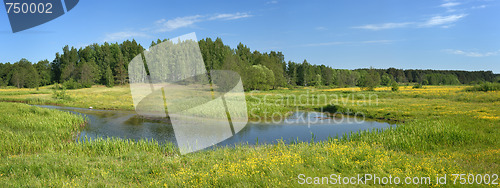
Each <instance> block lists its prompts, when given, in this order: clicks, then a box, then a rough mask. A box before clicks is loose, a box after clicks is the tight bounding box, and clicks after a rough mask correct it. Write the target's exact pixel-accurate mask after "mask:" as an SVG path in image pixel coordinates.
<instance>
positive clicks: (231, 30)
mask: <svg viewBox="0 0 500 188" xmlns="http://www.w3.org/2000/svg"><path fill="white" fill-rule="evenodd" d="M2 7H3V6H2ZM499 18H500V3H499V2H498V1H495V0H441V1H438V0H432V1H420V0H414V1H403V0H378V1H373V0H364V1H361V0H338V1H313V0H311V1H285V0H264V1H246V2H243V1H165V0H158V1H152V0H151V1H96V0H82V1H80V2H79V4H78V5H77V6H76V7H75V8H74V9H73V10H71V11H69V12H67V13H66V14H65V15H63V16H61V17H59V18H57V19H55V20H52V21H50V22H48V23H46V24H43V25H40V26H37V27H35V28H31V29H28V30H25V31H21V32H18V33H12V31H11V28H10V25H9V20H8V17H7V14H6V12H5V8H0V41H1V43H0V62H4V63H5V62H15V61H18V60H19V59H21V58H23V57H24V58H27V59H28V60H30V61H32V62H36V61H38V60H43V59H49V60H52V59H53V58H54V54H55V53H56V52H60V51H62V47H63V46H64V45H70V46H75V47H84V46H86V45H88V44H92V43H103V42H104V41H108V42H121V41H123V40H126V39H132V38H135V39H136V40H137V41H138V42H140V43H141V44H142V45H143V46H145V47H149V44H150V43H151V41H152V40H156V39H157V38H162V39H163V38H174V37H176V36H180V35H183V34H187V33H191V32H195V33H196V35H197V37H198V39H202V38H206V37H211V38H216V37H221V38H222V39H223V41H224V43H225V44H228V45H230V46H231V47H233V48H234V47H236V45H237V44H238V43H239V42H242V43H243V44H245V45H247V46H248V47H250V48H251V49H252V50H259V51H271V50H274V51H282V52H283V53H284V54H285V58H286V60H287V61H288V60H291V61H295V62H302V61H303V60H304V59H307V61H308V62H309V63H312V64H325V65H329V66H331V67H334V68H346V69H355V68H366V67H370V66H373V67H375V68H389V67H395V68H403V69H410V68H412V69H453V70H492V71H493V72H495V73H500V24H499V23H500V22H499V21H498V19H499Z"/></svg>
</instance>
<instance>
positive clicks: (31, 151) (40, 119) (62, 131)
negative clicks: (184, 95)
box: [0, 86, 500, 187]
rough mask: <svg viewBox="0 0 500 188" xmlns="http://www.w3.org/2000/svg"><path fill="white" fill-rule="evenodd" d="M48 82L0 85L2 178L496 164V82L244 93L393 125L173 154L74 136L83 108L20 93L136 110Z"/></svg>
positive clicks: (281, 177)
mask: <svg viewBox="0 0 500 188" xmlns="http://www.w3.org/2000/svg"><path fill="white" fill-rule="evenodd" d="M52 87H53V86H45V87H40V88H38V89H17V88H3V89H0V101H1V102H0V138H1V139H0V158H1V161H2V163H0V187H19V186H29V187H39V186H44V187H45V186H51V187H87V186H111V187H123V186H133V187H145V186H148V187H149V186H151V187H159V186H162V187H163V186H165V187H177V186H187V187H207V186H215V187H219V186H231V187H235V186H239V187H255V186H260V187H296V186H301V184H299V183H300V182H301V180H300V178H299V175H300V174H303V175H304V176H305V177H330V174H337V175H341V176H342V177H344V176H355V175H357V174H376V175H377V176H380V177H384V176H389V175H391V176H392V177H396V176H397V177H400V178H404V177H431V178H432V181H431V184H433V185H435V184H436V182H435V177H436V175H444V174H447V185H448V186H449V185H454V184H453V183H454V180H455V179H454V177H453V176H452V174H473V175H474V176H475V175H477V174H483V175H484V174H489V175H492V174H500V144H499V143H500V92H499V91H487V92H483V91H475V89H468V88H469V87H470V86H424V87H423V88H416V89H413V88H412V87H411V86H400V88H399V91H397V92H393V91H391V88H389V87H378V88H375V90H374V91H362V90H360V89H359V88H357V87H353V88H336V89H320V88H296V89H286V88H283V89H278V90H271V91H259V92H247V93H246V99H247V105H248V110H249V117H250V118H251V119H261V120H263V119H262V118H276V117H278V116H286V115H287V114H289V112H290V111H294V110H297V109H298V110H311V111H325V112H329V113H331V114H332V115H337V116H342V115H356V114H362V115H363V116H364V117H366V118H368V119H376V120H380V121H391V122H395V123H396V124H397V126H395V127H391V128H388V129H385V130H378V131H372V132H368V131H363V132H357V133H352V134H350V135H349V139H347V138H346V137H342V138H331V139H329V140H325V141H320V142H298V143H285V142H278V144H264V145H256V146H253V145H245V144H241V145H237V146H235V147H219V148H215V149H210V150H204V151H199V152H195V153H190V154H186V155H180V154H179V152H178V150H177V148H176V147H175V146H174V145H172V144H158V143H157V142H156V141H154V140H148V141H146V140H141V141H132V140H123V139H96V140H89V139H85V140H80V141H79V142H77V141H76V139H75V138H76V136H77V135H78V133H79V131H81V130H82V128H83V126H85V121H86V120H85V119H84V118H82V117H80V116H76V115H73V114H71V113H68V112H63V111H58V110H52V109H45V108H40V107H36V106H30V105H29V104H48V105H60V106H72V107H82V108H88V107H90V106H92V107H93V108H96V109H110V110H118V109H119V110H133V109H134V107H133V104H132V98H131V96H130V90H129V87H128V86H118V87H113V88H108V87H105V86H93V87H91V88H85V89H76V90H65V91H64V93H61V92H63V91H62V90H58V91H54V90H53V89H52ZM493 179H494V178H492V180H493ZM496 182H497V183H500V180H497V181H496ZM323 183H324V184H323V186H326V185H325V184H326V183H328V182H323ZM455 183H456V184H460V181H459V180H457V181H456V182H455ZM491 183H493V181H491V182H490V184H491ZM369 184H371V185H373V182H371V183H369ZM475 185H477V184H475ZM482 185H484V184H482ZM492 185H493V184H492ZM346 186H349V185H346ZM375 186H378V185H377V184H375ZM486 186H487V185H486ZM494 186H498V185H494Z"/></svg>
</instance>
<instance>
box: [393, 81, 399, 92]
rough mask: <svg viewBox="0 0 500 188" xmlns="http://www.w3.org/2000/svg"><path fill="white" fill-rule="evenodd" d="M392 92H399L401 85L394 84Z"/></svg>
mask: <svg viewBox="0 0 500 188" xmlns="http://www.w3.org/2000/svg"><path fill="white" fill-rule="evenodd" d="M391 90H392V91H398V90H399V85H398V83H397V82H392V87H391Z"/></svg>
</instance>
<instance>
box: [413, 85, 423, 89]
mask: <svg viewBox="0 0 500 188" xmlns="http://www.w3.org/2000/svg"><path fill="white" fill-rule="evenodd" d="M418 88H422V84H415V85H414V86H413V89H418Z"/></svg>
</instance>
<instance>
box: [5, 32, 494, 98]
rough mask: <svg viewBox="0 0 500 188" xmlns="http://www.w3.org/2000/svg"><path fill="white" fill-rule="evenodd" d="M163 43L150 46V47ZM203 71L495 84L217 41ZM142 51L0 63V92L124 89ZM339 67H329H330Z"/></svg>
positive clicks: (265, 80)
mask: <svg viewBox="0 0 500 188" xmlns="http://www.w3.org/2000/svg"><path fill="white" fill-rule="evenodd" d="M165 41H167V40H166V39H164V40H160V39H158V40H157V41H153V42H152V43H151V45H150V47H152V46H155V45H157V44H159V43H162V42H165ZM198 44H199V47H200V50H201V53H202V57H203V60H204V62H205V68H206V70H207V72H210V70H233V71H235V72H238V73H239V74H240V75H241V77H242V81H243V85H244V88H245V90H270V89H276V88H280V87H300V86H318V87H351V86H359V87H362V88H368V89H373V88H374V87H376V86H379V85H383V86H389V85H391V84H395V83H396V84H418V85H459V84H476V83H481V82H500V80H499V77H500V76H499V75H498V74H494V73H493V72H492V71H459V70H415V69H406V70H403V69H396V68H388V69H374V68H364V69H356V70H347V69H335V68H333V67H330V66H326V65H315V64H311V63H309V62H308V61H307V60H304V61H303V62H292V61H288V62H286V61H285V56H284V55H283V53H282V52H275V51H271V52H264V53H263V52H259V51H256V50H255V51H253V52H252V51H251V50H250V48H249V47H247V46H246V45H244V44H242V43H239V44H238V45H237V47H236V48H235V49H233V48H231V47H230V46H229V45H225V44H224V43H223V42H222V39H221V38H217V39H215V40H213V39H211V38H206V39H202V40H200V41H199V42H198ZM144 50H145V48H144V47H143V46H141V45H140V44H139V43H137V42H136V41H135V40H132V41H130V40H126V41H124V42H122V43H120V44H119V43H111V44H110V43H107V42H105V43H104V44H97V43H95V44H92V45H89V46H86V47H82V48H79V49H76V48H75V47H69V46H67V45H66V46H64V47H63V48H62V53H59V52H58V53H56V54H55V57H54V59H53V60H51V61H49V60H41V61H38V62H36V63H34V62H33V63H32V62H29V61H28V60H26V59H24V58H23V59H21V60H19V61H18V62H14V63H10V62H6V63H0V87H5V86H14V87H17V88H36V87H39V86H44V85H50V84H54V83H60V84H62V85H63V87H64V88H66V89H77V88H85V87H86V88H88V87H91V86H92V85H95V84H100V85H106V86H108V87H113V86H114V85H125V84H127V83H128V72H127V71H128V70H127V69H128V63H129V62H130V60H132V59H133V58H134V57H135V56H137V55H138V54H141V53H143V52H144ZM336 63H339V64H340V63H342V62H333V63H332V64H336Z"/></svg>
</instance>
